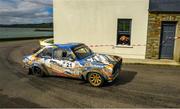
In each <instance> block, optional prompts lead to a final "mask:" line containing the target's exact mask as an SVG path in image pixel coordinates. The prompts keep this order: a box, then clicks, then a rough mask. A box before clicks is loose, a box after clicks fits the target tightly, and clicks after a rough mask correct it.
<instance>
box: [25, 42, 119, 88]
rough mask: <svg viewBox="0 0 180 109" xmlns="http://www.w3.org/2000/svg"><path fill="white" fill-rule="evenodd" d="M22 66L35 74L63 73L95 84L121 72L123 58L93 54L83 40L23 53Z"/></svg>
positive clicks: (65, 75)
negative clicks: (28, 53)
mask: <svg viewBox="0 0 180 109" xmlns="http://www.w3.org/2000/svg"><path fill="white" fill-rule="evenodd" d="M23 63H24V67H25V68H28V69H29V73H32V74H34V75H37V76H45V75H46V76H47V75H55V76H63V77H72V78H79V79H85V80H87V81H89V83H90V84H91V85H92V86H95V87H98V86H101V85H103V83H104V82H112V81H113V80H114V79H115V78H116V77H117V76H118V75H119V72H120V71H121V66H122V58H121V57H118V56H112V55H105V54H97V53H94V52H93V51H92V50H91V49H90V48H89V47H88V46H86V45H85V44H82V43H69V44H57V45H55V44H54V45H51V46H45V47H44V48H42V49H40V50H39V51H37V52H36V53H34V54H32V55H29V56H25V57H24V59H23Z"/></svg>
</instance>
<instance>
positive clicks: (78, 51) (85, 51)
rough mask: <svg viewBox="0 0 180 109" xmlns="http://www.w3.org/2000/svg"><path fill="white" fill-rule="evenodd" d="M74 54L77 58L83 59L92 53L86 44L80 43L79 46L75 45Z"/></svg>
mask: <svg viewBox="0 0 180 109" xmlns="http://www.w3.org/2000/svg"><path fill="white" fill-rule="evenodd" d="M73 51H74V54H75V55H76V57H77V58H78V59H84V58H86V57H88V56H90V55H92V51H91V49H90V48H88V47H87V46H85V45H82V46H80V47H76V48H74V50H73Z"/></svg>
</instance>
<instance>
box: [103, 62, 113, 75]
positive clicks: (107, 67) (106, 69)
mask: <svg viewBox="0 0 180 109" xmlns="http://www.w3.org/2000/svg"><path fill="white" fill-rule="evenodd" d="M104 71H105V72H111V73H112V72H113V65H111V64H110V65H107V66H105V68H104Z"/></svg>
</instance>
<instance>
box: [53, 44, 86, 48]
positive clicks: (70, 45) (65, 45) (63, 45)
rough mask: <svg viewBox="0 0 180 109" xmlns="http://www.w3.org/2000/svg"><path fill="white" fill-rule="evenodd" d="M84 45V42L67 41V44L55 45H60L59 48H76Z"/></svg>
mask: <svg viewBox="0 0 180 109" xmlns="http://www.w3.org/2000/svg"><path fill="white" fill-rule="evenodd" d="M80 45H84V44H83V43H67V44H55V46H58V47H59V48H64V49H66V48H71V49H72V48H75V47H77V46H80Z"/></svg>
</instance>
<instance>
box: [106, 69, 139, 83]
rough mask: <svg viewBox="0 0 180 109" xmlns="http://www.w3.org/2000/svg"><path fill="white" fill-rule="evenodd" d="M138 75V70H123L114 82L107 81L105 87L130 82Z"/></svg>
mask: <svg viewBox="0 0 180 109" xmlns="http://www.w3.org/2000/svg"><path fill="white" fill-rule="evenodd" d="M136 75H137V72H134V71H128V70H122V71H121V72H120V74H119V76H118V77H117V78H116V79H115V80H114V81H113V82H112V83H106V84H105V85H104V87H108V86H112V85H115V86H117V85H124V84H127V83H130V82H131V81H132V80H133V79H134V78H135V76H136Z"/></svg>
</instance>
